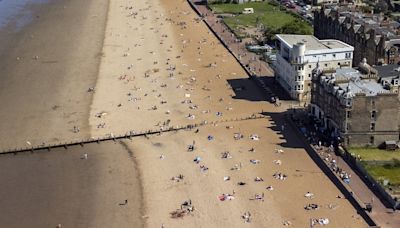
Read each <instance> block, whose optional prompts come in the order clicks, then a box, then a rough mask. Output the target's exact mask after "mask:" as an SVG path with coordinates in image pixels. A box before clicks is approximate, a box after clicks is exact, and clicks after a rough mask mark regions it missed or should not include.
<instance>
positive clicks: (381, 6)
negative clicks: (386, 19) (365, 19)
mask: <svg viewBox="0 0 400 228" xmlns="http://www.w3.org/2000/svg"><path fill="white" fill-rule="evenodd" d="M388 9H389V6H388V4H387V3H386V2H385V1H383V0H381V1H379V2H378V3H376V4H375V6H374V13H387V11H388Z"/></svg>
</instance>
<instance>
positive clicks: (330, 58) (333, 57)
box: [274, 34, 354, 103]
mask: <svg viewBox="0 0 400 228" xmlns="http://www.w3.org/2000/svg"><path fill="white" fill-rule="evenodd" d="M276 40H277V43H276V48H277V50H278V53H277V55H276V56H277V57H276V62H275V63H274V68H275V79H276V81H277V82H278V83H279V84H280V85H281V86H282V87H283V88H284V89H285V90H286V92H287V93H288V94H290V96H291V97H292V98H293V99H296V100H299V101H300V102H306V103H308V102H309V100H310V99H311V79H312V71H313V69H315V68H316V66H317V64H319V65H320V67H322V69H324V71H334V70H335V69H336V68H338V67H351V66H352V55H353V50H354V49H353V47H352V46H350V45H348V44H345V43H343V42H341V41H337V40H318V39H317V38H315V37H314V36H310V35H287V34H279V35H276Z"/></svg>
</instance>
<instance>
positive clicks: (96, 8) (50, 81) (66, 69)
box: [0, 0, 108, 148]
mask: <svg viewBox="0 0 400 228" xmlns="http://www.w3.org/2000/svg"><path fill="white" fill-rule="evenodd" d="M104 3H107V4H108V1H106V0H103V1H102V2H94V1H85V3H84V5H82V3H81V2H79V1H75V0H74V1H56V2H52V3H49V4H46V5H43V6H40V7H35V9H34V10H35V15H38V17H36V18H35V20H34V21H33V22H32V23H31V24H29V25H28V26H26V27H25V28H23V29H22V30H21V31H19V32H17V33H10V34H9V35H8V38H7V39H6V41H7V40H9V42H6V43H3V44H2V46H3V47H2V48H1V49H2V53H1V58H2V59H3V61H2V62H1V63H0V73H1V78H0V81H1V83H0V104H1V105H2V108H3V111H2V112H0V117H1V118H2V119H3V121H2V122H1V123H0V129H4V131H2V132H0V145H1V147H3V148H9V147H24V146H28V144H27V141H29V143H30V144H31V145H40V144H41V143H42V142H43V141H44V142H47V143H55V142H57V141H60V140H63V141H64V140H65V141H68V140H73V139H76V138H80V137H82V136H83V137H85V138H89V137H90V130H89V126H88V122H87V120H88V119H89V111H90V110H89V108H90V107H89V105H90V103H91V102H92V96H93V94H92V93H88V92H87V90H88V88H89V87H92V86H93V84H94V83H95V81H96V80H97V75H98V64H99V62H100V57H101V48H102V44H103V43H102V42H103V38H104V32H105V18H102V17H101V14H102V12H104V10H105V9H106V7H107V6H106V5H104ZM77 21H79V24H77ZM101 21H103V24H104V26H103V27H102V26H101V24H102V23H100V24H99V22H101ZM99 25H100V26H99ZM83 34H87V35H84V36H82V35H83ZM99 38H100V39H99ZM36 56H37V57H36ZM36 58H37V59H36ZM21 95H23V96H21ZM15 104H18V105H15ZM27 110H29V111H27ZM74 125H76V126H79V128H80V130H81V131H80V132H79V133H78V134H76V133H73V131H72V129H73V126H74Z"/></svg>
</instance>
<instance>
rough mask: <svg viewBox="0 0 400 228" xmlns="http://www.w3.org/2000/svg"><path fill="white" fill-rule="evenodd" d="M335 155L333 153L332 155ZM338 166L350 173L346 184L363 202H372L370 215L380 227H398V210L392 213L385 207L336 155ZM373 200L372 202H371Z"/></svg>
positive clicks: (399, 224)
mask: <svg viewBox="0 0 400 228" xmlns="http://www.w3.org/2000/svg"><path fill="white" fill-rule="evenodd" d="M334 156H335V155H334ZM336 159H337V162H338V166H339V167H340V168H342V169H343V170H345V171H346V172H347V173H349V174H351V181H350V184H349V185H348V186H349V187H350V189H351V190H352V191H353V192H354V194H356V196H357V197H358V198H359V199H360V200H361V201H362V202H364V203H372V207H373V208H372V212H371V213H369V214H370V216H371V217H372V218H373V219H374V220H375V221H376V222H377V223H378V225H379V226H381V227H393V228H394V227H400V212H398V211H397V212H395V213H393V210H392V209H389V208H386V207H385V205H384V204H383V203H382V202H381V201H380V200H379V198H378V197H377V196H376V195H375V194H374V193H373V192H372V191H371V190H370V189H369V188H368V186H367V185H366V184H365V183H364V182H363V181H362V180H361V178H360V177H359V176H358V175H357V174H356V173H355V172H354V171H353V170H352V169H351V167H350V166H349V165H348V164H347V163H346V162H345V161H344V160H343V158H342V157H340V156H336ZM372 201H373V202H372Z"/></svg>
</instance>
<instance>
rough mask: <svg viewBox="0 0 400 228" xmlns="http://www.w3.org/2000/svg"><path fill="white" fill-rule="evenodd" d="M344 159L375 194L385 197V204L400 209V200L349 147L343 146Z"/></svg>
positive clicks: (381, 197)
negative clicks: (362, 163) (365, 166)
mask: <svg viewBox="0 0 400 228" xmlns="http://www.w3.org/2000/svg"><path fill="white" fill-rule="evenodd" d="M341 153H342V157H343V159H344V160H345V161H346V162H347V164H348V165H349V166H351V168H352V169H353V170H354V171H355V172H356V173H357V174H358V176H360V178H361V179H362V180H363V181H364V183H365V184H366V185H367V186H368V187H369V189H371V190H372V191H373V192H374V193H375V195H377V196H378V197H379V198H380V199H383V201H384V202H385V206H387V207H391V208H394V209H400V202H399V201H396V200H395V199H393V197H392V196H391V195H390V194H389V193H388V192H387V191H386V190H385V189H384V188H383V187H382V186H381V185H380V184H379V183H378V182H377V181H376V180H375V179H374V178H373V177H372V176H371V175H370V174H369V173H368V172H367V171H366V170H365V169H364V167H363V166H362V165H361V164H360V162H359V161H357V159H356V158H355V157H353V156H352V155H351V153H350V152H348V151H347V149H345V148H343V151H341Z"/></svg>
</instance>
